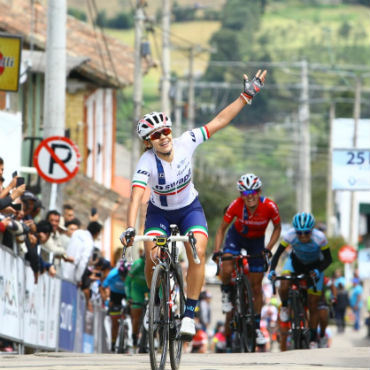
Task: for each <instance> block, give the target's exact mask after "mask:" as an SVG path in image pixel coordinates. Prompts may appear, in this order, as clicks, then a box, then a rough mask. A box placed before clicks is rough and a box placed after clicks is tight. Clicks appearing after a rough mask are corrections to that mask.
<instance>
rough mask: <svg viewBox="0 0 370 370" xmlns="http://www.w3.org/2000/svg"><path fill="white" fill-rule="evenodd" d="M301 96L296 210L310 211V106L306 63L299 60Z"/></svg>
mask: <svg viewBox="0 0 370 370" xmlns="http://www.w3.org/2000/svg"><path fill="white" fill-rule="evenodd" d="M301 68H302V69H301V80H302V88H301V97H300V104H299V110H298V122H299V125H300V133H301V135H300V136H301V139H302V142H301V146H300V152H299V153H300V155H299V177H300V184H301V186H298V187H297V192H298V193H297V201H298V203H297V208H298V212H311V140H310V106H309V91H308V86H309V85H308V63H307V61H306V60H303V61H302V62H301Z"/></svg>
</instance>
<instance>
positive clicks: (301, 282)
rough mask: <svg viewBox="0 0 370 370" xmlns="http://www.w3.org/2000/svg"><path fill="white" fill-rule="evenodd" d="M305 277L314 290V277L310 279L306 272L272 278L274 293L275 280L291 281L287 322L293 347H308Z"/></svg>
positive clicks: (308, 331)
mask: <svg viewBox="0 0 370 370" xmlns="http://www.w3.org/2000/svg"><path fill="white" fill-rule="evenodd" d="M307 279H310V281H312V283H313V286H314V291H316V282H315V279H312V278H311V277H310V276H309V275H308V274H295V273H291V275H283V276H276V277H274V279H273V280H272V288H273V293H274V294H276V287H275V283H276V281H277V280H288V281H291V284H290V287H289V293H288V302H289V322H290V331H291V338H292V340H293V348H294V349H307V348H309V334H310V330H309V328H308V326H307V323H308V319H307V309H306V306H307V304H306V303H307V302H306V301H307Z"/></svg>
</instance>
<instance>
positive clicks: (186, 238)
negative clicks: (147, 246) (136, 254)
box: [122, 232, 200, 265]
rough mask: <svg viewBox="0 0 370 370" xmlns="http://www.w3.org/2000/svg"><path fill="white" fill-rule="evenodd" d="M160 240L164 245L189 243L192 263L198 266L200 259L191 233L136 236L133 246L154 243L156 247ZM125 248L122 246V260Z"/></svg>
mask: <svg viewBox="0 0 370 370" xmlns="http://www.w3.org/2000/svg"><path fill="white" fill-rule="evenodd" d="M160 238H165V239H166V244H168V243H172V242H183V243H190V245H191V248H192V253H193V259H194V262H195V263H196V264H197V265H199V264H200V259H199V257H198V253H197V249H196V247H195V244H196V242H197V241H196V239H195V237H194V234H193V233H191V232H190V233H189V234H188V235H170V236H166V235H136V236H135V237H134V240H133V244H137V243H139V242H154V243H156V246H158V244H157V241H158V240H160ZM126 249H127V246H123V253H122V258H124V256H125V254H126Z"/></svg>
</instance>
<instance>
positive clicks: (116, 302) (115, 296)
mask: <svg viewBox="0 0 370 370" xmlns="http://www.w3.org/2000/svg"><path fill="white" fill-rule="evenodd" d="M123 298H126V295H125V294H120V293H115V292H112V291H111V292H110V302H111V304H112V305H113V306H121V301H122V299H123Z"/></svg>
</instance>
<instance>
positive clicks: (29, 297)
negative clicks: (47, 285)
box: [24, 266, 40, 345]
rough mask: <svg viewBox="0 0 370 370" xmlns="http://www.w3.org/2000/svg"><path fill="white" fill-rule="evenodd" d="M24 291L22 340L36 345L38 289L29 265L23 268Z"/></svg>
mask: <svg viewBox="0 0 370 370" xmlns="http://www.w3.org/2000/svg"><path fill="white" fill-rule="evenodd" d="M25 275H26V276H25V277H26V278H25V292H24V342H25V343H27V344H33V345H37V344H38V341H39V335H38V330H39V323H38V320H39V318H38V308H39V305H40V304H39V290H40V286H39V285H38V284H35V281H34V280H35V279H34V275H33V271H32V269H31V268H30V267H28V266H27V267H26V269H25Z"/></svg>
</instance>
